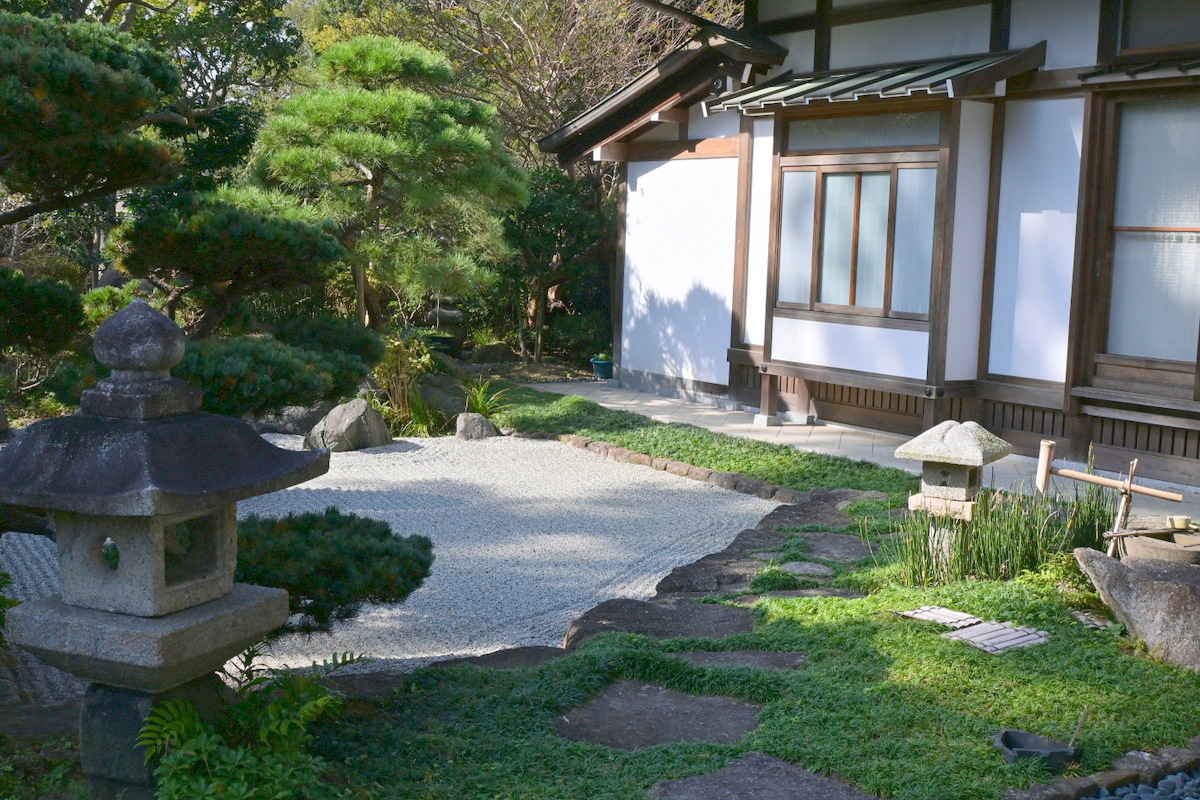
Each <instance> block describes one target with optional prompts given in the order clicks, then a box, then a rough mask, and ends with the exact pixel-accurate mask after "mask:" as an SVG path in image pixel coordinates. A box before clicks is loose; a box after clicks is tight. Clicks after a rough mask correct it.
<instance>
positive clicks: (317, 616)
mask: <svg viewBox="0 0 1200 800" xmlns="http://www.w3.org/2000/svg"><path fill="white" fill-rule="evenodd" d="M432 563H433V543H432V542H430V541H429V539H428V538H427V537H425V536H420V535H416V534H414V535H411V536H396V535H394V534H393V533H392V531H391V528H389V527H388V526H387V524H386V523H383V522H379V521H378V520H373V519H368V518H366V517H359V516H355V515H353V514H343V513H341V512H340V511H338V510H337V509H336V508H329V509H327V510H326V511H325V513H323V514H289V515H288V516H286V517H282V518H280V519H269V518H263V517H257V516H252V517H249V518H247V519H245V520H244V521H242V523H241V524H240V525H239V527H238V570H237V580H239V581H243V582H245V583H253V584H258V585H262V586H275V587H278V588H281V589H287V590H288V594H289V595H290V599H291V610H292V614H293V620H292V622H291V623H290V624H289V627H290V628H291V629H293V630H299V631H306V632H311V631H327V630H329V628H330V626H331V625H332V624H333V623H334V622H340V621H344V620H348V619H352V618H353V617H354V616H355V615H356V614H357V613H358V610H359V608H360V607H361V606H362V604H363V603H399V602H401V601H402V600H404V598H406V597H408V596H409V595H410V594H411V593H412V592H413V591H414V590H415V589H416V588H417V587H418V586H420V585H421V582H422V581H424V580H425V577H426V576H427V575H428V574H429V568H430V565H431V564H432Z"/></svg>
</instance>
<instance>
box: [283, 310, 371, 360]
mask: <svg viewBox="0 0 1200 800" xmlns="http://www.w3.org/2000/svg"><path fill="white" fill-rule="evenodd" d="M275 338H276V339H278V340H279V341H281V342H283V343H285V344H290V345H292V346H294V347H300V348H303V349H305V350H315V351H317V352H320V353H346V354H348V355H351V356H354V357H356V358H358V359H359V360H360V361H362V362H364V363H365V364H366V365H367V367H368V368H370V367H374V366H375V365H376V364H378V363H379V362H380V361H382V360H383V353H384V346H383V339H381V338H380V336H379V334H377V333H375V331H373V330H371V329H370V328H368V327H366V326H364V325H360V324H358V322H356V321H355V320H352V319H345V318H342V317H333V316H330V315H328V314H322V315H318V316H315V317H300V318H296V319H288V320H284V321H283V322H281V323H279V324H278V325H276V326H275Z"/></svg>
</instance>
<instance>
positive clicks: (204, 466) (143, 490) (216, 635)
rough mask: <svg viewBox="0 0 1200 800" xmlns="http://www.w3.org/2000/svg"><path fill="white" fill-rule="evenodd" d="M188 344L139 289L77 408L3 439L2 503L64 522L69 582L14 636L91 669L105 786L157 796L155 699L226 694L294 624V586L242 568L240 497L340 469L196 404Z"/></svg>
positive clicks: (87, 765)
mask: <svg viewBox="0 0 1200 800" xmlns="http://www.w3.org/2000/svg"><path fill="white" fill-rule="evenodd" d="M183 349H184V339H183V334H182V332H181V331H180V330H179V329H178V328H177V327H176V326H175V324H174V323H172V322H171V321H170V320H168V319H167V318H166V317H164V316H163V315H161V314H159V313H158V312H156V311H154V310H153V309H152V308H150V306H149V305H147V304H146V303H144V302H142V301H134V302H133V303H132V304H131V305H129V306H128V307H127V308H125V309H124V310H122V311H120V312H119V313H117V314H115V315H113V316H112V317H111V318H109V319H108V320H107V321H106V322H105V323H104V324H103V325H101V326H100V329H99V330H98V331H97V333H96V340H95V353H96V357H97V358H98V359H99V361H100V363H101V364H103V365H104V366H106V367H108V368H109V369H110V370H112V374H111V376H110V377H109V378H106V379H105V380H103V381H100V382H99V383H98V384H97V385H96V387H95V388H94V389H91V390H89V391H87V392H84V395H83V399H82V403H81V413H80V414H78V415H76V416H73V417H67V418H64V419H56V420H49V421H46V422H41V423H37V424H35V425H31V426H30V427H29V428H27V429H26V430H25V431H24V432H22V433H21V434H20V435H19V436H18V438H17V439H16V440H15V441H14V442H13V443H12V444H10V445H9V446H8V447H6V448H5V449H4V450H3V451H0V503H9V504H12V505H19V506H26V507H32V508H39V509H44V510H46V511H47V512H49V514H50V516H51V517H52V518H53V519H54V523H55V530H56V532H57V541H58V550H59V578H60V583H61V590H62V594H61V596H57V597H50V598H46V599H44V600H39V601H34V602H30V603H23V604H21V605H19V606H17V607H16V608H14V609H12V610H11V611H9V612H8V615H7V623H6V629H5V636H6V637H7V638H8V639H9V641H11V642H12V643H13V644H15V645H17V646H18V647H21V648H23V649H25V650H27V651H29V652H30V653H32V654H33V655H35V656H37V657H38V658H39V659H41V660H42V661H44V662H46V663H47V664H50V665H51V666H54V667H58V668H59V669H62V670H65V671H67V672H70V673H73V674H75V675H79V676H81V677H83V678H86V679H88V680H90V681H92V682H93V683H92V685H91V686H90V687H89V689H88V691H87V694H86V696H85V698H84V702H83V706H82V713H81V719H80V752H81V757H82V761H83V769H84V772H85V773H87V775H88V776H89V778H90V779H91V782H92V786H93V789H94V792H95V794H96V795H97V796H98V797H102V798H108V797H112V798H117V797H121V798H123V799H124V800H138V799H139V798H152V797H153V785H152V780H151V775H150V772H149V769H148V767H147V766H146V765H145V763H144V759H143V753H142V752H141V751H140V750H139V748H138V747H137V746H136V738H137V735H138V732H139V730H140V729H141V726H142V723H143V721H144V720H145V717H146V715H147V714H148V713H149V711H150V708H151V707H152V705H153V704H154V703H155V702H156V701H158V700H160V699H162V698H163V697H166V696H180V697H185V698H187V699H190V700H192V701H193V702H195V703H196V704H197V706H198V707H200V708H201V709H204V708H205V707H215V705H216V702H217V697H218V693H219V691H220V686H221V685H220V682H219V681H218V680H217V679H216V678H215V676H214V675H213V672H214V671H215V670H217V669H218V668H220V667H221V666H222V665H223V664H224V663H225V662H226V661H227V660H228V659H229V658H231V657H232V656H234V655H236V654H237V653H239V652H240V651H242V650H244V649H245V648H246V647H248V646H250V645H251V644H254V643H255V642H257V641H259V640H260V639H262V637H263V636H264V635H266V634H267V633H270V632H271V631H272V630H275V629H276V628H278V627H280V626H281V625H283V624H284V623H285V622H286V621H287V615H288V597H287V592H285V591H283V590H281V589H268V588H263V587H261V586H249V585H245V584H236V583H234V581H233V575H234V571H235V569H236V566H237V519H236V510H237V501H238V500H241V499H245V498H247V497H253V496H255V495H260V494H265V493H267V492H271V491H275V490H277V489H282V488H285V487H287V486H291V485H294V484H297V483H300V482H302V481H305V480H308V479H310V478H313V477H315V476H317V475H320V474H322V473H324V472H326V471H327V470H328V468H329V453H328V451H324V450H322V451H315V452H314V451H289V450H282V449H280V448H276V447H273V446H272V445H270V444H268V443H267V442H266V441H264V440H263V439H262V438H261V437H260V436H258V435H257V434H255V433H254V431H253V430H252V429H251V428H250V427H249V426H248V425H246V424H245V423H243V422H241V421H240V420H236V419H232V418H229V417H221V416H217V415H214V414H206V413H202V412H200V411H199V408H200V393H199V392H198V391H197V390H196V389H194V388H192V387H190V386H188V385H187V384H184V383H183V382H182V381H180V380H178V379H176V378H172V377H171V375H170V369H171V368H172V367H173V366H174V365H175V364H177V363H178V362H179V359H180V358H181V357H182V356H183Z"/></svg>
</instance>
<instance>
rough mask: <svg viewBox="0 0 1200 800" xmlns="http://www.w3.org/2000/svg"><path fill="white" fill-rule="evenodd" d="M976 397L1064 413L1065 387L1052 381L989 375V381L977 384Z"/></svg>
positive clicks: (980, 381)
mask: <svg viewBox="0 0 1200 800" xmlns="http://www.w3.org/2000/svg"><path fill="white" fill-rule="evenodd" d="M1018 381H1019V382H1018ZM975 395H976V396H977V397H982V398H983V399H985V400H994V401H996V402H1000V403H1013V404H1015V405H1022V406H1035V407H1037V408H1049V409H1053V410H1055V411H1062V406H1063V402H1062V400H1063V385H1062V384H1061V383H1054V382H1052V381H1033V380H1029V379H1021V378H1009V377H1001V376H990V375H989V376H988V379H985V380H978V381H976V382H975Z"/></svg>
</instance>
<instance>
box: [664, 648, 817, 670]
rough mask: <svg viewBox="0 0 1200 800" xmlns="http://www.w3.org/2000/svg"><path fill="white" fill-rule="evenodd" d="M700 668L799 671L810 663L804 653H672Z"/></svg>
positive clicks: (734, 651) (732, 651)
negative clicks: (750, 668)
mask: <svg viewBox="0 0 1200 800" xmlns="http://www.w3.org/2000/svg"><path fill="white" fill-rule="evenodd" d="M671 655H673V656H674V657H675V658H681V659H683V660H684V661H686V662H688V663H689V664H695V665H696V666H698V667H754V668H755V669H798V668H799V667H802V666H804V662H806V661H808V656H806V655H805V654H804V653H776V652H772V651H769V650H718V651H713V652H708V651H699V652H691V653H672V654H671Z"/></svg>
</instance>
